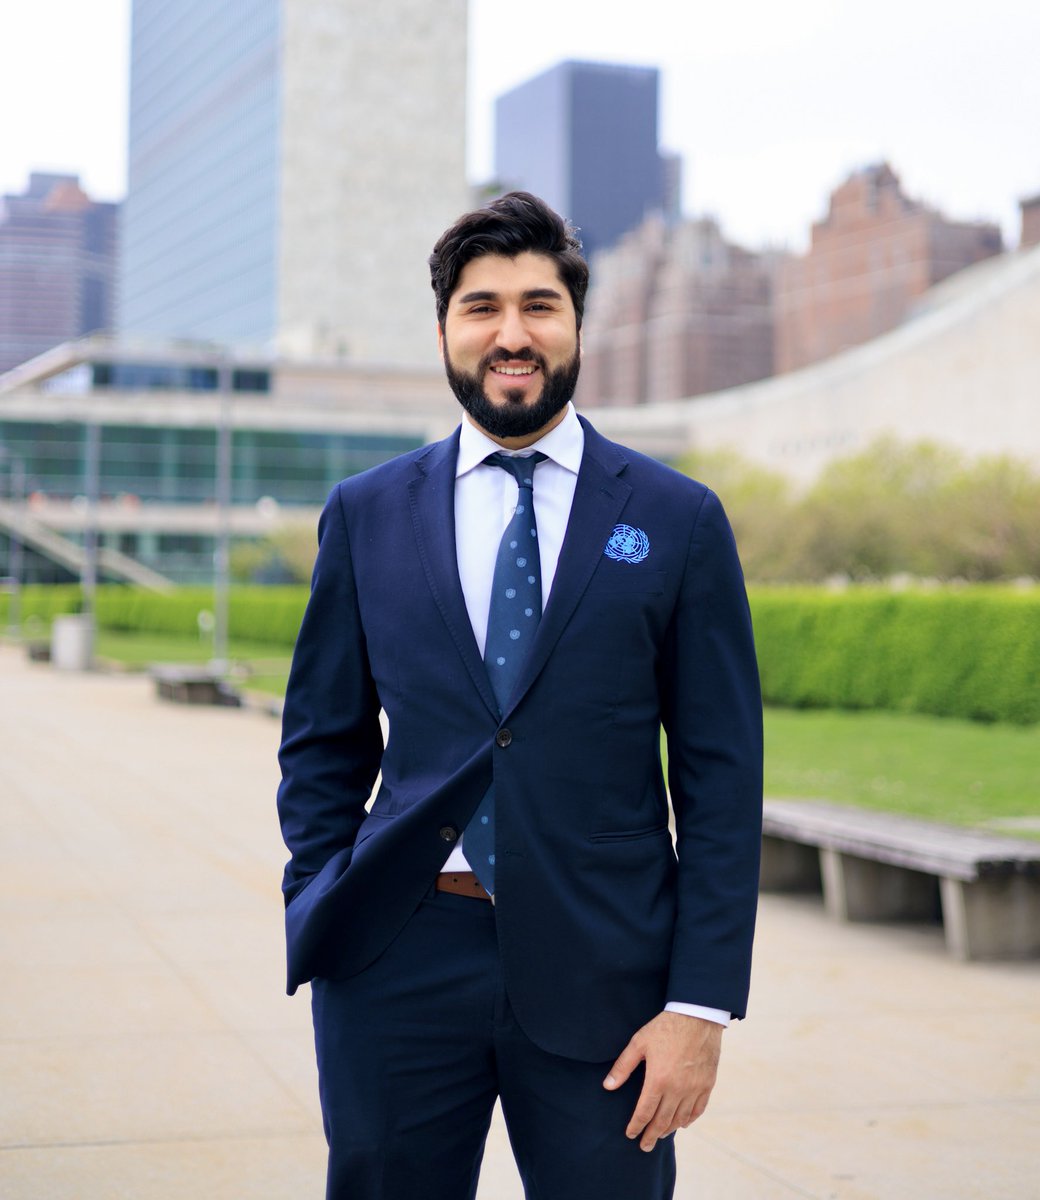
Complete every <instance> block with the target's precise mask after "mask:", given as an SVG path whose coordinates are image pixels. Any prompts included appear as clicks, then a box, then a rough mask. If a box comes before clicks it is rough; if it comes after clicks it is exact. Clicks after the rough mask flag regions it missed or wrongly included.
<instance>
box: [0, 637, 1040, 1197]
mask: <svg viewBox="0 0 1040 1200" xmlns="http://www.w3.org/2000/svg"><path fill="white" fill-rule="evenodd" d="M0 730H2V733H0V738H2V742H0V1196H2V1197H4V1200H182V1198H183V1197H199V1198H200V1200H276V1198H277V1200H283V1198H284V1200H287V1198H289V1197H292V1198H293V1200H310V1198H313V1200H318V1198H319V1197H321V1195H322V1194H323V1184H322V1180H323V1165H324V1147H323V1142H322V1138H321V1134H320V1123H319V1117H318V1110H317V1104H316V1100H315V1080H314V1070H313V1065H312V1051H311V1044H310V1031H309V1013H308V1006H307V1000H306V996H305V995H304V994H302V993H301V994H300V995H299V996H297V997H296V998H295V999H293V1000H289V999H288V998H287V997H286V996H285V995H284V994H283V987H282V943H281V899H280V897H279V894H278V881H279V877H280V871H281V865H282V862H283V861H284V856H285V855H284V850H283V848H282V846H281V842H280V839H279V836H278V830H277V826H276V822H275V816H274V806H273V793H274V788H275V780H276V766H275V762H274V753H275V747H276V743H277V737H278V726H277V722H275V721H274V720H272V719H271V718H270V717H267V716H264V715H262V714H260V713H252V712H236V711H229V710H212V709H186V708H179V707H176V706H171V705H167V704H163V703H160V702H158V701H157V700H155V699H154V698H153V696H152V694H151V689H150V687H149V685H148V684H147V683H146V682H145V681H142V680H139V679H132V678H125V677H115V676H109V677H104V676H100V677H98V676H95V677H89V676H79V675H67V674H61V673H59V672H56V671H54V670H52V669H51V668H49V667H46V666H37V665H34V666H30V665H28V664H27V663H25V662H24V661H23V658H22V656H21V654H19V653H16V652H15V651H14V649H12V648H9V647H8V648H0ZM755 973H756V979H755V986H754V989H753V994H752V1011H751V1019H749V1020H748V1021H747V1022H745V1023H743V1024H741V1025H738V1026H735V1027H734V1028H733V1029H732V1030H731V1031H730V1032H729V1033H727V1034H726V1038H725V1044H724V1047H723V1061H722V1078H721V1082H720V1084H719V1087H718V1089H717V1091H716V1095H715V1098H714V1100H713V1102H712V1105H711V1108H710V1109H709V1111H708V1114H707V1115H706V1116H705V1117H704V1118H703V1120H702V1121H701V1122H699V1123H698V1125H697V1126H695V1127H694V1128H693V1129H691V1130H689V1131H688V1132H687V1133H686V1135H685V1136H683V1135H680V1140H679V1154H680V1162H681V1167H680V1170H681V1180H682V1182H681V1183H680V1186H679V1189H678V1192H677V1196H678V1197H679V1200H787V1198H789V1197H814V1198H816V1200H903V1198H906V1200H933V1198H940V1197H941V1198H942V1200H967V1198H969V1197H974V1198H978V1200H1001V1198H1005V1197H1006V1198H1008V1200H1011V1198H1014V1200H1027V1198H1029V1197H1040V1151H1038V1146H1040V1137H1038V1135H1040V964H1037V963H1031V964H1007V965H979V964H973V965H963V964H959V963H956V962H952V961H951V960H950V959H948V958H947V956H946V954H945V952H944V950H943V948H942V943H941V939H940V936H939V933H938V931H937V930H933V929H924V928H919V927H911V928H906V927H903V928H873V927H871V928H867V927H862V926H860V927H844V928H842V927H838V926H835V925H833V924H831V923H830V922H829V921H828V920H827V919H826V918H825V917H824V915H823V913H822V911H821V908H820V906H819V904H817V903H813V902H811V901H808V900H805V901H793V900H786V899H780V898H776V897H766V898H765V899H764V901H763V905H762V916H761V932H760V936H759V942H758V957H757V961H756V972H755ZM480 1196H481V1200H520V1197H521V1191H520V1187H519V1184H518V1182H517V1178H516V1173H515V1169H514V1168H513V1165H512V1161H511V1159H510V1156H509V1151H508V1146H507V1144H506V1139H505V1135H504V1132H503V1130H502V1126H501V1124H500V1123H499V1122H496V1124H495V1126H494V1128H493V1131H492V1136H491V1139H490V1144H489V1150H488V1156H487V1160H486V1164H485V1170H484V1176H483V1180H482V1185H481V1192H480ZM416 1200H422V1197H416ZM604 1200H628V1198H627V1197H617V1198H610V1197H604Z"/></svg>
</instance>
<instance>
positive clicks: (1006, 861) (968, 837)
mask: <svg viewBox="0 0 1040 1200" xmlns="http://www.w3.org/2000/svg"><path fill="white" fill-rule="evenodd" d="M761 887H762V890H763V891H819V890H820V889H821V888H822V890H823V898H824V903H825V905H826V907H827V910H828V912H830V913H831V914H832V915H833V916H835V917H836V918H838V919H839V920H843V921H885V920H935V919H941V921H942V925H943V931H944V933H945V937H946V945H947V948H948V949H949V950H950V952H951V953H952V954H954V955H956V956H957V957H958V958H962V959H985V958H1025V957H1031V956H1034V955H1038V954H1040V841H1036V842H1032V841H1029V840H1028V839H1026V838H1014V837H1005V836H1001V835H999V834H990V833H987V832H985V831H982V830H977V829H965V828H959V827H957V826H954V825H941V824H939V823H937V822H934V821H924V820H918V819H914V818H911V817H903V816H898V815H896V814H894V813H884V812H874V811H871V810H869V809H859V808H846V807H843V806H839V805H836V804H826V803H823V802H822V801H813V800H767V801H766V804H765V819H764V824H763V838H762V876H761Z"/></svg>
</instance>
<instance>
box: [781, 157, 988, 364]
mask: <svg viewBox="0 0 1040 1200" xmlns="http://www.w3.org/2000/svg"><path fill="white" fill-rule="evenodd" d="M1001 249H1002V241H1001V235H1000V230H999V228H998V227H997V226H996V225H992V224H983V223H967V222H954V221H948V220H947V219H946V218H945V217H943V216H942V215H941V214H940V213H938V212H935V211H934V210H933V209H930V208H928V207H926V206H925V205H924V204H922V203H920V202H919V201H916V200H912V199H910V198H909V197H907V196H906V195H905V194H904V192H903V190H902V188H901V186H900V183H899V178H898V176H897V175H896V173H895V172H894V171H893V170H892V168H891V167H890V166H888V164H887V163H881V164H878V165H874V166H870V167H865V168H863V169H862V170H859V171H856V172H854V173H853V174H852V175H851V176H850V177H849V178H848V179H847V180H846V181H845V182H844V183H843V184H842V185H841V186H840V187H839V188H838V189H837V190H836V191H834V192H833V193H832V195H831V199H830V208H829V211H828V213H827V216H826V217H825V218H824V219H823V220H822V221H818V222H816V223H815V224H814V225H813V228H812V244H811V248H810V250H809V252H808V253H807V254H806V255H804V256H802V257H799V258H791V259H788V260H787V261H786V262H785V263H783V264H782V265H781V266H780V268H779V271H778V275H777V281H776V284H777V286H776V356H775V358H776V370H777V372H778V373H780V372H784V371H792V370H795V369H796V368H798V367H803V366H806V365H808V364H809V363H813V362H817V361H818V360H819V359H822V358H827V357H829V356H830V355H832V354H836V353H837V352H838V351H840V350H844V349H846V348H847V347H849V346H856V345H859V344H860V343H862V342H866V341H869V340H870V339H871V338H874V337H877V336H878V335H879V334H882V333H885V332H887V331H888V330H890V329H893V328H894V327H895V326H897V325H898V324H900V322H901V321H902V320H903V319H904V318H905V317H906V316H907V315H908V314H909V311H910V309H911V308H912V307H913V304H914V301H915V300H916V299H917V298H918V297H919V296H920V295H921V294H922V293H923V292H925V291H927V290H928V288H930V287H932V286H933V285H934V284H936V283H938V282H939V281H940V280H942V279H945V278H946V277H947V276H948V275H952V274H953V273H954V272H955V271H959V270H961V269H962V268H963V267H967V266H970V265H971V264H972V263H975V262H979V261H980V260H981V259H984V258H989V257H990V256H992V255H994V254H999V253H1000V251H1001Z"/></svg>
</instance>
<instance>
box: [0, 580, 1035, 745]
mask: <svg viewBox="0 0 1040 1200" xmlns="http://www.w3.org/2000/svg"><path fill="white" fill-rule="evenodd" d="M7 602H8V597H7V596H0V621H2V623H3V624H4V625H6V620H7ZM306 602H307V588H306V587H258V586H255V587H245V586H241V587H236V588H234V589H233V590H232V593H231V603H230V614H229V617H230V634H231V636H232V637H233V638H238V639H241V640H244V641H250V642H257V643H260V644H263V645H269V646H272V647H277V648H279V649H284V650H290V649H291V648H292V646H293V644H294V642H295V640H296V633H297V630H298V629H299V626H300V618H301V617H302V615H303V609H304V606H305V604H306ZM751 608H752V613H753V616H754V622H755V638H756V641H757V644H758V654H759V663H760V666H761V670H762V689H763V694H764V696H765V699H766V702H767V703H768V704H777V705H783V706H785V707H792V708H846V709H857V708H872V709H887V710H890V711H894V712H917V713H932V714H934V715H936V716H943V717H967V718H970V719H973V720H979V721H1009V722H1014V723H1016V724H1022V725H1027V724H1031V723H1033V722H1037V721H1040V588H1037V587H1033V588H1028V589H1014V588H1007V587H997V586H981V585H975V586H972V587H964V588H945V589H939V590H935V591H906V592H893V591H890V590H888V589H885V588H880V587H877V588H868V587H855V588H848V589H846V590H843V591H837V592H832V591H827V590H826V589H823V588H809V587H755V588H752V590H751ZM78 609H79V590H78V588H75V587H27V588H25V589H24V592H23V597H22V616H23V620H24V619H26V618H29V617H36V618H39V620H41V621H43V622H45V623H47V622H49V621H50V620H51V618H53V617H54V616H56V615H57V614H59V613H67V612H77V611H78ZM204 609H205V610H209V611H212V609H213V593H212V592H211V591H210V590H209V589H208V588H179V589H178V590H177V591H176V592H174V593H173V594H172V595H168V596H161V595H156V594H154V593H150V592H145V591H141V590H138V589H136V588H124V587H115V586H105V587H101V588H99V589H98V593H97V617H98V624H99V626H100V627H101V628H102V629H114V630H124V631H131V632H134V631H136V632H142V633H144V632H149V633H165V634H181V635H183V636H185V637H193V638H195V637H198V632H199V629H198V615H199V612H200V611H202V610H204Z"/></svg>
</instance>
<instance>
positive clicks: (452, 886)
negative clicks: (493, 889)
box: [437, 871, 495, 904]
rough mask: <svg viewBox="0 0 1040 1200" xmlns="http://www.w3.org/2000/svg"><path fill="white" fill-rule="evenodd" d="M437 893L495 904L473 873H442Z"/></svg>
mask: <svg viewBox="0 0 1040 1200" xmlns="http://www.w3.org/2000/svg"><path fill="white" fill-rule="evenodd" d="M437 891H438V892H451V894H452V895H453V896H472V897H473V899H474V900H490V901H491V903H492V904H494V902H495V899H494V897H493V896H489V895H488V894H487V892H486V891H484V885H483V884H482V883H481V882H480V880H479V879H478V878H477V877H476V875H474V874H473V872H472V871H441V873H440V874H439V875H438V876H437Z"/></svg>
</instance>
